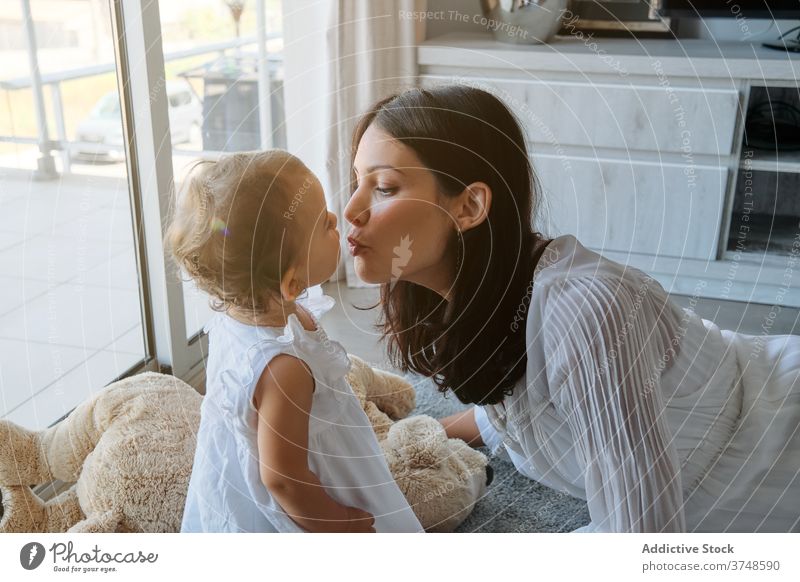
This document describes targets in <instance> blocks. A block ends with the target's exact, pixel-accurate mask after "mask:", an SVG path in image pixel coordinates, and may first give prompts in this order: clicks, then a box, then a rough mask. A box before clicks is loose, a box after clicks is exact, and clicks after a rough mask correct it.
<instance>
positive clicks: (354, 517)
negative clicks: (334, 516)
mask: <svg viewBox="0 0 800 582" xmlns="http://www.w3.org/2000/svg"><path fill="white" fill-rule="evenodd" d="M347 519H348V526H347V531H348V532H352V533H375V517H374V516H373V515H372V514H371V513H369V512H368V511H364V510H363V509H359V508H358V507H348V508H347Z"/></svg>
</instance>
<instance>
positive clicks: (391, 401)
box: [348, 354, 416, 420]
mask: <svg viewBox="0 0 800 582" xmlns="http://www.w3.org/2000/svg"><path fill="white" fill-rule="evenodd" d="M348 357H349V358H350V361H351V362H352V364H353V366H352V369H351V378H356V379H358V381H359V384H360V386H361V389H362V390H363V392H364V395H363V397H364V399H365V400H367V401H368V402H374V403H375V405H376V406H377V407H378V408H379V409H380V410H382V411H383V412H385V413H386V414H388V415H389V416H390V417H391V418H393V419H395V420H397V419H400V418H405V417H406V416H408V414H409V413H410V412H411V411H412V410H414V407H415V406H416V393H415V392H414V388H413V386H411V384H409V383H408V382H407V381H406V380H405V379H404V378H402V377H401V376H398V375H397V374H392V373H390V372H384V371H383V370H378V369H376V368H373V367H372V366H370V365H369V364H367V363H366V362H365V361H364V360H362V359H361V358H359V357H358V356H354V355H352V354H348Z"/></svg>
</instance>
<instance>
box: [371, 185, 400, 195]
mask: <svg viewBox="0 0 800 582" xmlns="http://www.w3.org/2000/svg"><path fill="white" fill-rule="evenodd" d="M375 191H376V192H378V193H380V195H381V196H391V195H392V194H394V193H395V192H396V191H397V188H380V187H378V186H376V187H375Z"/></svg>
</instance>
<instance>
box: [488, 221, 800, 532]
mask: <svg viewBox="0 0 800 582" xmlns="http://www.w3.org/2000/svg"><path fill="white" fill-rule="evenodd" d="M522 325H526V341H527V358H528V359H527V368H526V373H525V374H524V375H523V377H522V378H521V379H520V381H519V382H518V383H517V385H516V386H515V388H514V391H513V394H512V395H511V396H508V397H506V399H505V401H504V402H503V403H501V404H498V405H492V406H484V407H476V408H475V419H476V422H477V424H478V427H479V429H480V432H481V436H482V438H483V441H484V443H486V444H487V445H488V446H489V447H490V448H491V449H493V450H494V451H497V450H499V449H500V446H501V445H503V444H504V445H505V450H506V451H507V452H508V454H509V456H510V457H511V460H512V461H513V462H514V464H515V466H516V467H517V469H518V470H519V471H520V472H522V473H523V474H525V475H527V476H529V477H531V478H532V479H535V480H537V481H539V482H541V483H543V484H544V485H547V486H549V487H553V488H555V489H558V490H560V491H563V492H566V493H569V494H571V495H573V496H576V497H579V498H582V499H585V500H586V501H587V505H588V509H589V513H590V517H591V523H590V524H589V525H588V526H585V527H582V528H579V529H578V530H576V531H601V532H622V531H635V532H674V531H679V532H680V531H690V532H796V531H800V336H796V335H767V334H766V332H765V333H764V334H759V335H746V334H742V333H736V332H734V331H730V330H725V329H720V328H719V327H717V325H715V324H714V323H713V322H711V321H708V320H705V319H702V318H700V317H699V316H698V315H697V314H696V313H694V311H693V310H691V309H689V308H681V307H679V306H678V305H677V304H675V303H674V302H672V301H670V300H669V298H668V296H667V294H666V292H665V291H664V289H663V288H662V287H661V285H659V284H658V282H657V281H655V279H653V278H651V277H649V276H648V275H646V274H645V273H643V272H641V271H639V270H637V269H634V268H632V267H626V266H625V265H621V264H619V263H616V262H614V261H611V260H608V259H606V258H605V257H602V256H601V255H599V254H597V253H595V252H593V251H590V250H589V249H587V248H585V247H584V246H583V245H581V244H580V242H579V241H578V240H577V239H576V238H575V237H574V236H572V235H563V236H560V237H557V238H555V239H554V240H553V241H552V242H550V244H549V245H548V247H547V248H546V249H545V252H544V254H543V256H542V259H541V260H540V262H539V263H538V264H537V267H536V272H535V273H534V282H533V292H532V296H531V300H530V305H529V307H528V309H527V315H526V316H525V320H524V322H523V323H522ZM765 328H767V326H766V325H765Z"/></svg>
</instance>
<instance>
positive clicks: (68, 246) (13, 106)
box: [0, 0, 145, 429]
mask: <svg viewBox="0 0 800 582" xmlns="http://www.w3.org/2000/svg"><path fill="white" fill-rule="evenodd" d="M24 5H25V4H24V3H22V2H7V3H4V8H3V31H4V34H3V36H2V37H1V38H2V40H1V41H0V63H2V64H0V79H2V81H0V103H2V106H0V208H2V216H3V221H2V223H0V394H2V400H0V417H3V418H8V419H10V420H12V421H14V422H17V423H18V424H21V425H23V426H26V427H28V428H35V429H41V428H44V427H46V426H48V425H50V424H52V423H53V422H54V421H56V420H58V419H59V418H60V417H62V416H63V415H64V414H66V413H67V412H69V411H70V410H71V409H72V408H74V407H75V406H76V405H77V404H79V403H80V402H82V401H83V400H85V399H86V398H88V397H89V396H90V395H91V394H93V393H95V392H97V391H98V390H100V389H102V388H103V386H105V385H106V384H107V383H108V382H110V381H111V380H113V379H114V378H116V377H118V376H120V375H123V374H124V373H125V372H126V371H127V370H129V369H130V368H131V367H132V366H134V365H136V364H138V363H139V362H141V361H142V359H143V357H144V355H145V352H144V340H143V335H142V329H143V328H142V320H141V308H140V294H139V277H138V273H137V268H136V261H135V254H134V246H133V228H132V221H131V207H130V197H129V191H128V179H127V170H126V166H125V163H124V158H125V154H124V148H123V144H124V138H123V132H122V120H121V118H120V108H119V97H118V96H117V93H116V86H117V81H116V73H115V64H114V62H113V55H114V49H113V45H112V37H111V28H110V22H111V15H110V12H109V10H110V8H109V5H108V3H106V2H102V1H100V2H79V3H76V2H64V3H59V2H50V1H45V0H30V3H29V5H30V9H31V15H32V22H33V26H32V27H31V28H33V30H34V36H35V37H36V39H35V40H36V45H33V46H36V49H35V50H32V49H31V48H30V46H31V45H32V43H31V42H30V40H29V38H28V35H27V33H26V30H27V28H28V27H26V25H25V22H26V20H25V18H24V16H23V6H24ZM32 59H35V60H36V61H38V63H39V71H40V72H41V84H38V83H36V82H35V81H34V79H33V75H32V70H33V67H32V65H31V61H32ZM110 59H111V60H110ZM37 96H40V97H41V107H38V106H37V103H38V99H37ZM39 144H44V145H42V146H40V145H39Z"/></svg>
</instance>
